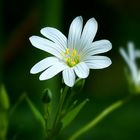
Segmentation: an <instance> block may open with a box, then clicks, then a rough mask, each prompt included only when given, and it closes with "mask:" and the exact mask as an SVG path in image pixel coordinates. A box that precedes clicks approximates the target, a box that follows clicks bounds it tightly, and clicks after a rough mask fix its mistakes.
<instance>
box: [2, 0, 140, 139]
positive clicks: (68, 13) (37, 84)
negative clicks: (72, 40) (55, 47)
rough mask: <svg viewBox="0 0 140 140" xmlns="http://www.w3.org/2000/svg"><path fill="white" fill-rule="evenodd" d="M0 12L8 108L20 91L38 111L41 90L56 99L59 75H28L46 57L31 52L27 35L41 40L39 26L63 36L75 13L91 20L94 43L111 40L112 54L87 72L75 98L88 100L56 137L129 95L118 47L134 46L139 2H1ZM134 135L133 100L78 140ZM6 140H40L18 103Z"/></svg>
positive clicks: (137, 110) (137, 111)
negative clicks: (105, 65)
mask: <svg viewBox="0 0 140 140" xmlns="http://www.w3.org/2000/svg"><path fill="white" fill-rule="evenodd" d="M0 14H1V15H0V82H1V83H3V84H4V85H5V87H6V89H7V92H8V95H9V98H10V102H11V103H10V104H11V106H13V105H14V104H15V103H16V101H17V100H18V98H19V97H20V96H21V95H22V94H23V93H25V92H26V93H27V95H28V96H29V98H30V99H31V100H32V102H33V103H34V104H35V106H36V107H37V108H38V109H39V110H40V111H41V112H42V113H43V104H42V102H41V99H40V97H41V94H42V91H43V89H44V88H46V87H50V88H51V90H52V91H53V92H54V93H55V94H56V96H59V94H58V93H57V92H56V91H57V90H59V89H60V86H61V84H60V83H61V74H59V75H57V76H55V78H53V79H51V80H48V81H39V79H38V77H39V74H37V75H31V74H30V69H31V67H32V66H33V65H34V64H36V63H37V62H38V61H40V60H41V59H43V58H45V57H46V53H45V52H43V51H40V50H38V49H36V48H34V47H33V46H32V45H31V43H30V42H29V37H30V36H32V35H38V36H41V34H40V29H41V28H43V27H46V26H51V27H55V28H57V29H59V30H61V31H62V32H63V33H64V34H65V35H66V36H67V34H68V30H69V26H70V23H71V21H72V20H73V19H74V18H75V17H76V16H80V15H81V16H82V17H83V19H84V22H86V21H87V20H88V19H89V18H91V17H94V18H95V19H96V20H97V22H98V32H97V35H96V37H95V40H100V39H108V40H110V41H111V42H112V45H113V48H112V50H111V51H109V52H108V53H106V54H105V55H107V56H109V57H110V58H111V60H112V62H113V63H112V65H111V66H110V67H108V68H106V69H102V70H91V71H90V76H89V77H88V78H87V79H86V83H85V87H84V90H83V92H82V93H80V94H78V95H77V98H78V99H79V100H82V99H84V98H89V99H90V102H89V103H87V104H86V106H85V107H84V108H83V110H82V111H81V112H80V114H79V116H77V118H76V119H75V120H74V122H73V123H72V124H71V125H70V126H69V127H67V128H66V129H65V131H63V132H62V135H61V136H60V139H66V138H67V137H68V136H70V135H71V134H72V133H73V132H75V131H76V130H77V129H78V128H80V127H81V126H83V125H84V124H85V123H86V122H89V121H90V120H91V119H92V118H93V117H95V116H96V115H97V114H99V113H100V112H101V111H102V110H103V109H104V108H105V107H107V106H108V105H110V104H111V103H113V101H116V100H118V99H121V98H124V97H125V96H127V95H128V94H129V90H128V84H127V81H126V78H125V75H124V68H125V66H126V65H125V63H124V60H123V59H122V57H121V56H120V54H119V47H121V46H123V47H124V48H126V45H127V42H128V41H133V42H134V44H135V46H136V48H139V46H140V36H139V33H140V2H139V0H86V1H80V0H79V1H78V0H77V1H76V0H71V1H68V0H34V1H33V0H30V1H29V0H22V1H19V0H11V1H9V0H1V1H0ZM54 87H55V88H54ZM56 103H57V102H56ZM0 115H1V114H0ZM0 121H1V120H0ZM139 131H140V98H139V97H138V98H137V99H134V100H132V101H131V102H129V103H128V104H127V105H125V106H123V107H122V108H120V109H118V110H116V111H115V112H113V113H112V114H111V115H109V116H108V117H106V118H105V119H104V121H102V122H101V123H99V124H98V125H97V126H96V127H95V128H94V129H92V130H90V131H89V132H88V133H86V134H85V135H84V136H82V137H80V138H79V139H80V140H84V139H89V140H92V139H94V140H102V139H108V140H132V139H140V133H139ZM7 139H8V140H31V139H33V140H41V139H42V128H41V125H40V124H39V123H38V121H37V120H36V119H35V117H34V115H33V114H32V112H31V110H30V109H29V108H28V105H27V103H26V102H24V101H23V102H22V103H21V104H20V105H19V107H18V108H17V109H16V111H15V113H14V115H13V116H12V118H11V119H10V124H9V128H8V134H7Z"/></svg>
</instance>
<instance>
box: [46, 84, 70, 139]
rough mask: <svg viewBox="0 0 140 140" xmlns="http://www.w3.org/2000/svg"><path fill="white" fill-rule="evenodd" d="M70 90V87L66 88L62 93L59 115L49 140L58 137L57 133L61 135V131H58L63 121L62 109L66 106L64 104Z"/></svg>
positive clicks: (57, 114) (48, 137)
mask: <svg viewBox="0 0 140 140" xmlns="http://www.w3.org/2000/svg"><path fill="white" fill-rule="evenodd" d="M68 89H69V87H68V86H65V88H64V90H63V92H62V93H61V96H60V101H59V106H58V110H57V113H56V118H55V120H54V123H53V128H52V131H51V134H50V135H48V136H47V140H48V139H53V138H54V137H57V134H56V133H59V131H58V130H57V129H58V125H59V123H60V119H61V115H62V109H63V105H64V102H65V97H66V95H67V92H68ZM56 131H57V132H56Z"/></svg>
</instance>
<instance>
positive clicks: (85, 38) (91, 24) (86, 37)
mask: <svg viewBox="0 0 140 140" xmlns="http://www.w3.org/2000/svg"><path fill="white" fill-rule="evenodd" d="M97 28H98V24H97V21H96V20H95V18H91V19H89V20H88V21H87V23H86V24H85V26H84V29H83V32H82V36H81V42H82V44H83V45H85V44H87V43H91V42H92V41H93V39H94V37H95V35H96V32H97Z"/></svg>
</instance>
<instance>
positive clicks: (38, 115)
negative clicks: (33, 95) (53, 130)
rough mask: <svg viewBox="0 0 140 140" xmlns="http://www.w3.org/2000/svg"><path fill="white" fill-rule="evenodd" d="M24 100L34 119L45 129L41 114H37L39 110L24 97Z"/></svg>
mask: <svg viewBox="0 0 140 140" xmlns="http://www.w3.org/2000/svg"><path fill="white" fill-rule="evenodd" d="M25 100H26V101H27V103H28V105H29V107H30V109H31V111H32V113H33V114H34V116H35V118H36V119H37V120H38V121H40V122H41V124H42V126H43V128H44V129H45V126H46V124H45V123H46V122H45V119H44V117H43V116H42V114H41V113H40V112H39V110H38V109H37V108H36V107H35V106H34V104H33V103H32V101H31V100H30V99H29V98H28V97H27V96H25Z"/></svg>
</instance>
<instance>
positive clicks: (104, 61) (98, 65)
mask: <svg viewBox="0 0 140 140" xmlns="http://www.w3.org/2000/svg"><path fill="white" fill-rule="evenodd" d="M85 63H86V64H87V66H88V67H89V68H91V69H103V68H106V67H108V66H110V65H111V64H112V61H111V59H110V58H109V57H106V56H90V57H89V58H87V60H85Z"/></svg>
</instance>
